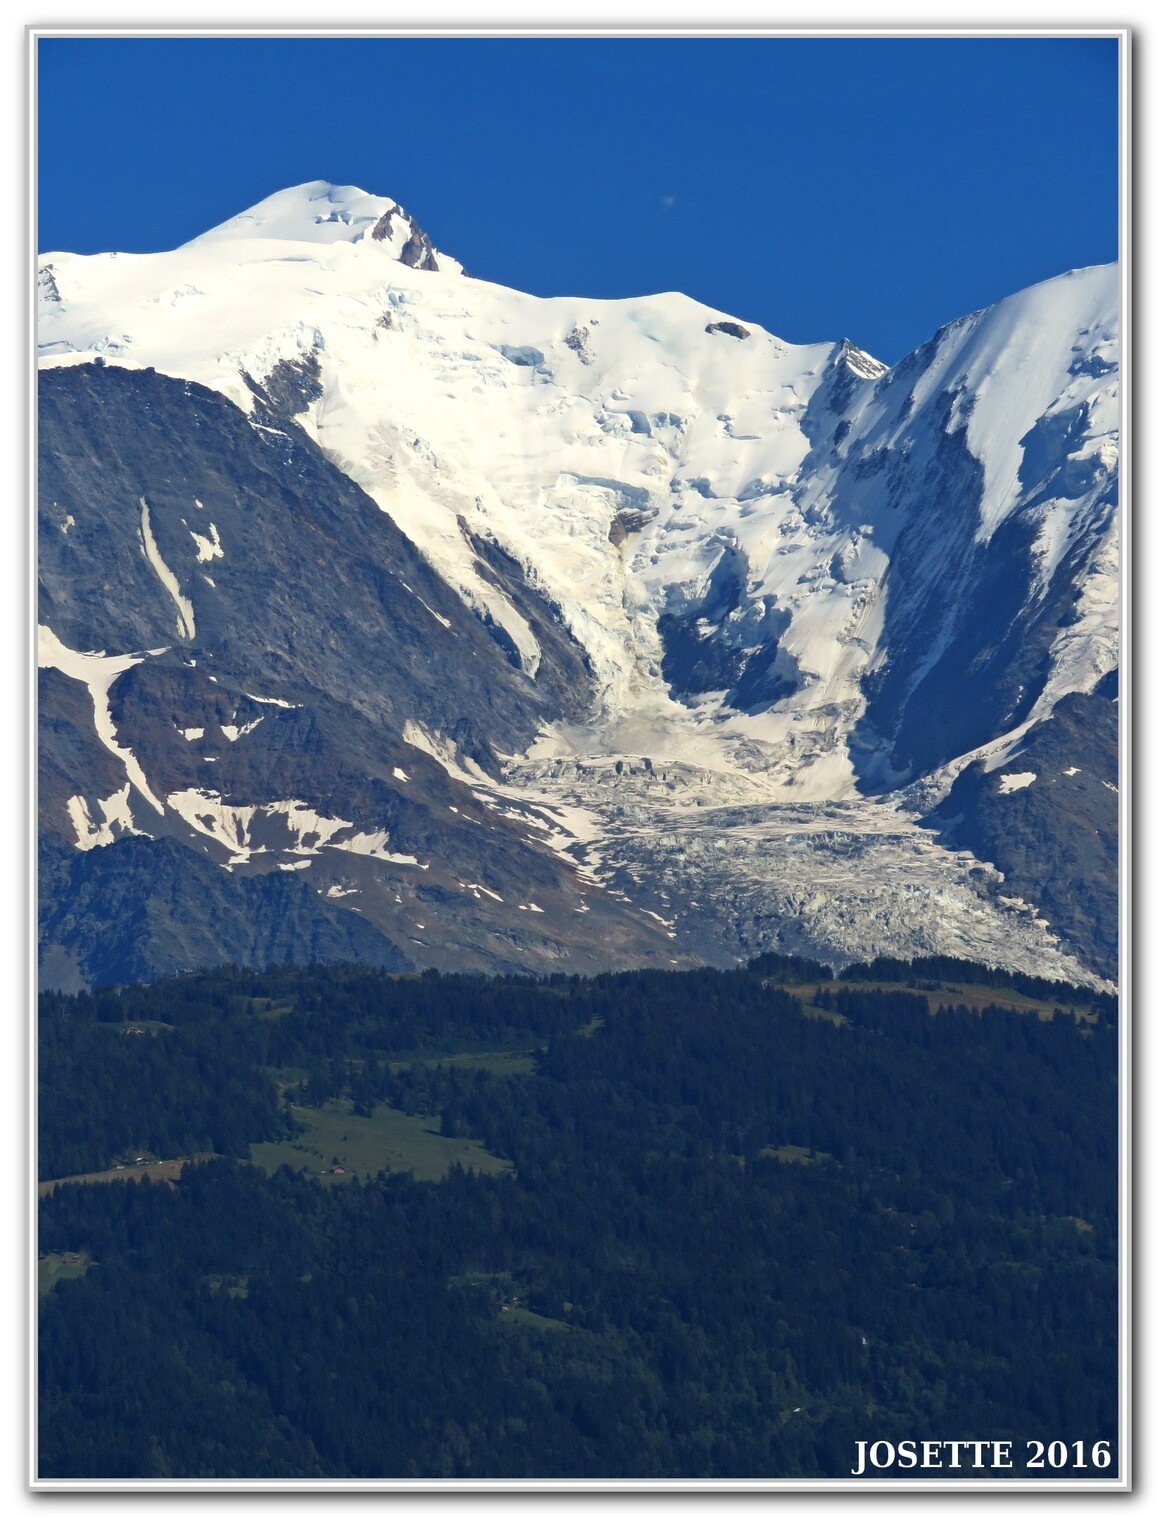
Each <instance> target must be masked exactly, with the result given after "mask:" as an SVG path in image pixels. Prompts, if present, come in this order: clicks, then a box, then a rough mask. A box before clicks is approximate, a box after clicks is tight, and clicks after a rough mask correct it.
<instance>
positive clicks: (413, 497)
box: [38, 182, 1119, 991]
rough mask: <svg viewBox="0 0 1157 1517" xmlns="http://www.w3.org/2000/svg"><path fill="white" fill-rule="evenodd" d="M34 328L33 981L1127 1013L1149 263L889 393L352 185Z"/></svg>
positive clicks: (942, 344)
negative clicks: (1131, 326) (730, 981)
mask: <svg viewBox="0 0 1157 1517" xmlns="http://www.w3.org/2000/svg"><path fill="white" fill-rule="evenodd" d="M39 297H40V319H39V332H38V337H39V342H40V354H41V366H42V369H41V375H40V386H39V430H38V445H39V461H38V490H39V501H40V520H39V540H38V562H39V573H40V591H39V611H38V621H39V625H40V633H39V660H38V662H39V665H40V674H39V681H40V683H39V724H40V783H39V792H38V798H39V807H40V871H39V881H40V893H41V899H40V933H41V977H42V984H44V985H46V986H48V987H55V988H59V989H63V990H69V991H75V990H79V989H81V988H83V987H90V986H99V985H107V984H118V983H126V982H129V981H132V980H141V979H149V978H152V977H155V976H157V975H162V974H168V973H172V972H176V971H183V970H190V969H196V968H205V967H209V966H211V965H213V964H223V963H237V964H241V965H245V966H249V967H252V968H258V969H260V968H265V967H267V966H270V965H272V964H276V963H308V962H316V963H325V962H329V963H336V962H348V961H361V962H364V963H366V964H370V965H377V966H380V967H382V968H386V969H393V970H406V969H410V968H416V969H422V968H426V967H434V968H438V969H441V970H450V969H465V970H476V971H485V972H494V973H510V972H516V971H529V972H532V973H552V972H558V971H564V972H567V973H571V972H581V973H597V972H600V971H602V970H607V969H612V968H627V967H651V968H655V969H659V968H670V967H672V966H679V967H689V966H693V965H695V964H701V963H708V964H714V965H718V966H724V965H728V964H733V963H735V962H737V961H739V960H741V959H745V958H750V957H751V956H752V955H754V954H758V953H765V952H773V953H775V952H780V953H782V952H797V953H798V952H803V953H807V954H809V955H811V956H814V957H816V958H818V959H821V960H822V961H823V962H825V963H827V964H829V965H835V966H839V965H841V964H846V963H848V962H849V961H851V960H856V959H867V958H871V957H874V956H875V955H876V954H878V953H881V952H887V953H892V954H895V955H899V956H903V957H912V956H914V955H921V954H923V955H927V954H951V955H954V956H956V957H970V956H971V957H980V958H984V959H986V960H987V961H988V962H990V963H993V964H1003V965H1005V966H1006V967H1008V968H1010V969H1013V970H1021V971H1025V970H1029V971H1034V972H1035V971H1037V970H1039V971H1040V972H1044V973H1047V974H1049V975H1050V976H1052V977H1053V978H1057V979H1067V980H1070V981H1073V982H1089V981H1093V980H1101V981H1109V982H1111V981H1113V980H1115V978H1116V954H1117V933H1116V916H1117V878H1116V876H1117V862H1116V858H1117V855H1116V848H1117V841H1116V839H1117V762H1116V727H1117V708H1116V699H1117V691H1116V683H1115V680H1116V674H1115V671H1116V666H1117V657H1118V651H1117V649H1118V636H1119V625H1118V623H1119V617H1118V603H1119V596H1118V556H1117V554H1118V549H1117V543H1118V526H1117V521H1118V500H1117V471H1116V460H1117V425H1118V424H1117V405H1118V391H1117V383H1118V374H1117V277H1116V270H1115V269H1113V268H1105V269H1087V270H1081V271H1077V272H1075V273H1073V274H1069V275H1065V276H1062V277H1060V278H1058V279H1054V280H1051V281H1048V282H1047V283H1045V284H1042V285H1038V286H1035V287H1034V288H1033V289H1031V290H1027V291H1024V292H1022V293H1021V294H1019V295H1014V296H1011V297H1010V298H1009V299H1007V300H1005V301H1002V302H1001V303H1000V304H999V305H997V306H994V307H992V308H991V309H990V310H988V311H983V312H978V313H975V314H973V315H970V316H966V317H963V318H962V319H961V320H960V321H957V322H953V323H951V324H950V325H949V326H947V327H945V328H943V329H942V330H941V331H940V332H938V333H937V334H936V335H935V336H934V337H933V338H932V339H931V340H930V341H929V342H928V343H926V344H925V345H924V346H923V347H921V348H920V349H918V350H917V351H916V352H915V353H913V354H911V355H910V356H909V357H908V358H906V359H904V360H903V361H902V362H901V363H899V364H897V365H896V366H894V367H893V368H891V369H885V367H884V366H883V365H881V364H879V363H877V362H876V361H875V360H874V359H872V358H871V357H870V355H868V354H865V353H863V352H862V351H861V350H859V349H858V348H856V347H854V346H853V345H852V344H851V343H848V342H839V343H827V344H815V345H811V346H804V347H795V346H792V345H790V344H786V343H784V342H782V341H780V340H779V339H777V338H775V337H774V336H772V334H770V333H768V332H766V331H764V330H762V329H761V328H759V327H757V326H754V325H753V324H751V323H743V324H740V323H737V322H735V321H734V320H732V319H730V318H727V317H726V315H725V313H721V312H717V311H713V310H711V309H710V308H707V307H704V306H701V305H698V304H697V303H696V302H694V301H691V300H688V299H686V298H685V297H683V296H677V295H661V296H650V297H644V298H640V299H637V300H628V301H617V302H616V301H588V300H582V299H579V298H570V297H568V298H566V299H550V300H544V299H538V298H535V297H531V296H527V295H523V294H520V293H519V292H517V291H513V290H507V289H503V288H501V287H499V286H495V285H491V284H487V283H486V282H485V281H484V280H481V279H473V278H468V277H467V276H465V274H464V273H463V271H462V268H461V266H460V265H459V264H458V263H457V261H456V260H455V259H453V258H451V257H449V256H448V255H446V254H444V253H443V252H441V251H440V250H438V249H437V248H436V247H435V246H434V244H433V242H432V241H431V240H430V238H429V237H428V236H427V235H426V234H425V233H424V232H422V230H421V228H419V227H418V226H417V223H416V222H415V221H414V220H413V218H412V217H410V216H409V215H408V214H407V213H405V212H403V211H402V210H401V208H400V207H398V206H396V204H395V203H394V202H392V201H389V200H387V199H384V198H383V197H376V196H372V195H366V194H364V192H362V191H359V190H354V189H352V188H349V187H335V186H332V185H327V184H323V183H321V182H317V183H313V184H308V185H303V186H299V187H297V188H296V189H292V190H287V191H284V192H282V193H281V194H279V195H275V196H272V197H270V199H269V200H267V201H265V202H262V204H261V205H259V206H256V207H253V208H251V210H250V211H248V212H246V213H245V214H244V215H242V216H239V217H236V218H234V219H233V220H231V221H229V222H226V223H224V224H223V225H222V226H221V227H218V228H216V229H214V230H213V231H211V232H207V233H206V234H204V236H202V237H199V238H197V239H195V240H194V241H193V242H191V243H189V244H187V245H186V246H185V247H183V248H178V249H176V250H174V251H173V252H170V253H161V254H151V255H147V256H142V257H138V258H135V259H134V260H133V261H132V265H131V267H128V266H126V264H125V261H123V260H118V259H117V258H116V255H114V254H108V255H100V256H97V257H86V258H81V257H79V256H77V255H71V254H67V253H55V252H54V253H51V254H47V255H45V257H44V259H43V260H42V267H41V274H40V281H39Z"/></svg>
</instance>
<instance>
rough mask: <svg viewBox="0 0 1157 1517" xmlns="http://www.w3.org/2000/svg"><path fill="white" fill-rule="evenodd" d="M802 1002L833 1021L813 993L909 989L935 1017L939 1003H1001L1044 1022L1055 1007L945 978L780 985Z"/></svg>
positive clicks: (976, 1006) (1079, 1014)
mask: <svg viewBox="0 0 1157 1517" xmlns="http://www.w3.org/2000/svg"><path fill="white" fill-rule="evenodd" d="M780 988H781V989H783V990H786V991H788V992H789V993H790V994H791V995H793V996H795V997H796V998H797V999H798V1000H801V1001H802V1002H803V1003H804V1006H803V1009H804V1011H805V1013H807V1014H808V1015H811V1016H827V1017H830V1018H831V1019H832V1020H833V1021H841V1022H842V1021H846V1018H844V1017H841V1016H839V1015H838V1013H835V1012H826V1011H824V1010H822V1009H821V1008H820V1007H818V1006H816V1005H815V997H816V994H817V993H818V992H819V991H820V990H827V991H829V992H831V993H832V994H833V995H834V994H835V993H836V992H837V991H840V990H886V991H890V992H891V991H897V990H904V991H908V992H909V993H910V994H912V995H921V996H926V997H927V998H928V1009H929V1010H930V1011H931V1012H932V1014H933V1015H934V1016H935V1014H936V1012H937V1011H938V1010H939V1008H940V1007H941V1006H967V1007H968V1009H969V1011H980V1010H982V1009H983V1008H984V1007H985V1006H1002V1007H1004V1008H1005V1009H1006V1010H1008V1011H1023V1012H1032V1013H1033V1014H1034V1015H1036V1016H1038V1017H1043V1018H1044V1020H1045V1021H1049V1020H1051V1018H1052V1016H1053V1013H1054V1011H1055V1010H1056V1008H1055V1007H1054V1006H1053V1005H1052V1003H1051V1002H1049V1001H1040V1000H1037V999H1035V998H1034V997H1033V996H1025V995H1021V993H1020V991H1018V990H1009V989H1007V988H1006V987H1001V988H999V989H998V988H997V987H996V986H994V985H969V984H959V983H954V982H952V981H948V980H941V981H937V982H936V989H935V990H925V989H924V988H923V986H920V985H909V984H907V983H901V982H900V981H899V980H887V981H884V980H827V981H825V982H824V984H822V985H818V984H811V985H783V986H781V987H780ZM1068 1011H1069V1014H1070V1015H1072V1016H1073V1017H1075V1018H1076V1019H1077V1021H1081V1022H1095V1021H1096V1013H1095V1012H1090V1011H1086V1010H1083V1009H1082V1008H1081V1007H1079V1006H1075V1007H1072V1008H1068Z"/></svg>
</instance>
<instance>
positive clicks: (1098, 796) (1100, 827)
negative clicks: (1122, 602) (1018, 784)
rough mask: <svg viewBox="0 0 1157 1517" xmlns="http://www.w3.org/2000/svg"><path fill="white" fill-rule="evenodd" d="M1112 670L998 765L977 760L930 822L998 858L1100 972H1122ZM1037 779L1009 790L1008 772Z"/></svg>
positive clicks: (1011, 883)
mask: <svg viewBox="0 0 1157 1517" xmlns="http://www.w3.org/2000/svg"><path fill="white" fill-rule="evenodd" d="M1116 679H1117V675H1116V671H1115V670H1114V671H1113V672H1112V673H1111V674H1110V675H1107V676H1106V677H1105V679H1104V680H1102V682H1101V684H1100V685H1099V686H1098V688H1097V689H1096V690H1095V691H1094V692H1093V693H1092V694H1091V695H1069V696H1066V697H1065V698H1064V700H1062V701H1060V702H1059V703H1058V704H1057V706H1056V708H1055V709H1054V711H1053V714H1052V717H1051V718H1050V719H1049V720H1048V721H1045V722H1041V723H1040V724H1039V725H1038V726H1036V727H1035V728H1033V729H1032V731H1031V732H1030V733H1029V734H1028V737H1027V738H1026V739H1025V741H1024V742H1023V743H1022V744H1021V746H1020V747H1019V748H1018V749H1017V751H1016V753H1015V755H1014V756H1013V757H1012V758H1009V759H1007V760H1006V761H1005V763H1004V764H1003V765H1002V766H1001V767H1000V768H999V769H994V770H993V771H992V772H991V773H988V774H986V773H985V772H984V766H983V764H982V763H979V762H978V763H974V764H971V765H969V767H968V768H967V769H966V770H965V771H964V772H963V773H962V774H961V775H960V776H959V777H958V779H957V780H956V783H955V784H954V785H953V787H952V789H951V790H950V791H949V793H948V795H947V796H946V797H945V798H944V800H943V801H942V802H941V803H940V805H939V806H937V807H936V809H935V811H933V812H932V813H931V814H930V815H929V817H928V818H927V822H926V825H927V826H929V827H932V828H934V829H935V830H937V831H938V832H939V833H940V837H941V841H942V842H945V843H947V844H948V845H949V846H950V847H956V848H967V849H969V850H970V851H971V852H973V853H975V854H976V855H977V857H978V858H982V859H986V860H988V861H989V862H990V863H992V864H995V865H996V867H997V868H998V869H999V870H1000V871H1001V873H1002V874H1003V875H1004V877H1005V883H1004V884H1003V885H1002V886H1001V887H1000V889H1001V890H1002V891H1003V892H1004V893H1006V894H1008V895H1019V896H1022V897H1023V898H1024V899H1025V900H1028V901H1031V902H1032V903H1033V904H1034V905H1035V906H1037V907H1038V908H1039V909H1040V911H1041V913H1042V915H1043V916H1044V917H1045V919H1046V920H1047V921H1048V922H1049V924H1050V925H1051V926H1052V927H1053V928H1054V929H1055V930H1056V931H1058V932H1061V933H1063V934H1064V936H1065V937H1067V938H1068V940H1069V941H1070V942H1071V943H1072V945H1073V946H1074V948H1075V949H1076V950H1077V952H1078V953H1079V954H1080V955H1081V957H1082V958H1083V959H1084V960H1085V962H1087V963H1088V964H1090V965H1091V966H1092V967H1093V968H1094V969H1096V970H1097V971H1098V973H1100V974H1103V975H1105V976H1106V977H1107V978H1109V979H1116V977H1117V874H1118V855H1117V832H1118V807H1119V798H1118V795H1117V784H1118V780H1117V702H1116V693H1117V691H1116ZM1024 773H1032V774H1035V776H1036V778H1035V779H1034V780H1033V781H1032V783H1031V784H1028V785H1025V786H1023V787H1022V788H1018V789H1005V788H1003V787H1002V781H1003V780H1004V778H1005V777H1006V776H1007V775H1011V774H1024Z"/></svg>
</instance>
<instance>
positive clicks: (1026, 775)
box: [998, 769, 1036, 795]
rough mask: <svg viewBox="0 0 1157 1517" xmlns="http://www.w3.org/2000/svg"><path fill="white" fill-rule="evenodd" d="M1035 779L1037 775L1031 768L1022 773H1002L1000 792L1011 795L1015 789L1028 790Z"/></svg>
mask: <svg viewBox="0 0 1157 1517" xmlns="http://www.w3.org/2000/svg"><path fill="white" fill-rule="evenodd" d="M1035 779H1036V775H1035V774H1034V773H1033V772H1032V770H1031V769H1025V770H1023V771H1022V772H1021V773H1020V774H1002V775H1001V777H1000V790H999V792H998V794H1000V795H1011V794H1012V793H1013V791H1014V790H1027V788H1028V787H1029V785H1031V784H1032V782H1033V781H1034V780H1035Z"/></svg>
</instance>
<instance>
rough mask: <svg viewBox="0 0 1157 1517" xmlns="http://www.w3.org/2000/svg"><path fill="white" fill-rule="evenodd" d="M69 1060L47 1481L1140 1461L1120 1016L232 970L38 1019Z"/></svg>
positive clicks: (816, 981)
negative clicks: (1131, 1414) (938, 1454)
mask: <svg viewBox="0 0 1157 1517" xmlns="http://www.w3.org/2000/svg"><path fill="white" fill-rule="evenodd" d="M38 1067H39V1099H38V1117H39V1125H40V1143H39V1164H40V1177H41V1181H42V1184H41V1190H42V1197H41V1202H40V1224H39V1240H38V1241H39V1253H40V1283H41V1295H40V1307H39V1312H40V1325H39V1370H38V1389H39V1408H38V1428H39V1445H40V1466H39V1474H40V1476H41V1477H45V1478H48V1477H77V1478H84V1479H92V1478H99V1477H104V1478H143V1479H149V1478H159V1477H202V1478H203V1477H233V1478H261V1477H270V1478H272V1477H305V1478H310V1477H329V1478H344V1477H450V1478H459V1479H464V1480H470V1479H482V1478H528V1477H539V1478H550V1477H559V1478H564V1477H565V1478H587V1477H620V1478H621V1477H638V1478H641V1479H642V1478H646V1479H654V1478H664V1477H680V1478H705V1477H746V1478H758V1477H764V1478H768V1479H774V1478H777V1477H792V1478H801V1477H821V1476H823V1477H835V1478H841V1477H847V1478H848V1479H849V1480H851V1478H852V1475H851V1472H852V1470H853V1467H854V1465H855V1462H856V1457H857V1455H856V1448H857V1442H858V1441H859V1440H869V1441H874V1440H891V1441H893V1442H899V1441H900V1440H904V1439H917V1440H920V1439H1009V1440H1012V1449H1013V1458H1014V1467H1013V1469H1012V1470H1011V1471H1010V1473H1013V1474H1017V1475H1023V1474H1025V1473H1033V1472H1036V1471H1033V1470H1031V1469H1028V1468H1026V1466H1027V1455H1028V1452H1029V1450H1030V1448H1032V1447H1034V1445H1033V1444H1032V1443H1031V1442H1030V1441H1031V1440H1040V1441H1043V1443H1044V1444H1046V1445H1049V1444H1051V1443H1054V1442H1060V1443H1063V1444H1065V1446H1066V1449H1067V1450H1068V1451H1069V1452H1068V1453H1067V1454H1066V1458H1070V1457H1072V1458H1073V1460H1074V1462H1075V1455H1074V1454H1072V1451H1073V1450H1075V1449H1076V1448H1077V1445H1078V1444H1080V1445H1081V1446H1082V1448H1083V1449H1084V1450H1088V1449H1090V1448H1091V1447H1092V1446H1093V1444H1094V1443H1095V1442H1103V1443H1105V1444H1107V1446H1108V1448H1109V1449H1110V1450H1113V1451H1114V1452H1115V1439H1116V1432H1117V1341H1116V1332H1117V1274H1116V1251H1117V1236H1118V1232H1117V1070H1118V1063H1117V1012H1116V1003H1115V1000H1114V999H1112V998H1110V997H1107V996H1095V995H1092V994H1090V993H1088V992H1076V991H1073V990H1072V988H1071V987H1065V986H1058V985H1050V984H1047V983H1045V982H1042V981H1034V980H1031V979H1029V978H1027V977H1025V976H1012V975H1006V974H1001V973H1000V972H997V971H991V970H985V969H981V968H979V967H978V966H973V965H965V964H961V963H957V962H955V961H952V960H928V961H922V962H917V963H914V964H909V963H904V962H899V961H894V960H893V961H878V962H877V963H876V964H874V965H859V966H854V967H853V968H852V969H849V970H847V971H845V972H844V974H843V975H842V976H841V977H840V978H839V979H833V978H832V975H831V972H830V971H829V970H827V969H824V968H822V967H821V966H819V965H816V964H810V963H808V962H806V961H801V960H792V959H780V958H777V957H775V956H771V955H768V956H765V957H764V958H762V959H759V960H756V961H754V962H753V963H752V964H751V965H749V966H747V967H746V968H743V969H737V970H734V971H727V972H723V971H716V970H702V971H694V972H683V973H661V972H649V971H648V972H636V973H631V974H620V975H605V976H601V977H599V978H597V979H589V980H587V979H579V978H570V977H564V976H561V975H559V976H554V977H552V978H550V979H539V980H535V979H530V978H505V979H486V978H482V977H477V976H465V975H462V976H453V975H439V974H436V973H434V972H427V973H425V974H423V975H421V976H418V977H406V976H400V977H399V976H391V975H388V974H386V973H384V972H381V971H376V970H370V969H364V968H324V969H322V968H294V969H279V970H272V971H268V972H265V973H252V972H242V971H231V970H219V971H214V972H211V973H204V974H197V975H186V976H181V977H178V978H173V979H169V980H164V981H160V982H158V983H156V984H153V985H148V986H131V987H127V988H125V989H122V990H102V991H99V992H95V993H93V994H82V995H79V996H68V995H63V994H57V993H46V994H44V995H43V996H42V997H41V1000H40V1007H39V1047H38ZM178 1159H183V1160H185V1161H187V1162H185V1163H184V1165H183V1166H181V1165H174V1164H171V1163H168V1162H165V1163H161V1162H160V1161H174V1160H178ZM150 1171H152V1172H153V1173H152V1175H150ZM78 1177H85V1178H84V1179H83V1180H82V1179H80V1178H78ZM53 1181H66V1182H67V1183H58V1184H55V1185H50V1184H48V1183H47V1182H53ZM1115 1472H1116V1464H1115V1461H1114V1462H1113V1463H1112V1464H1110V1465H1109V1466H1108V1467H1106V1468H1093V1467H1091V1465H1090V1466H1088V1467H1086V1468H1084V1469H1081V1468H1073V1467H1068V1468H1065V1469H1064V1470H1059V1469H1057V1468H1048V1467H1047V1466H1046V1468H1044V1469H1043V1470H1042V1471H1039V1473H1042V1474H1044V1475H1049V1476H1056V1475H1058V1474H1065V1475H1073V1476H1075V1475H1081V1474H1087V1475H1090V1476H1092V1475H1099V1476H1106V1475H1113V1474H1115ZM872 1473H876V1472H874V1471H873V1472H872ZM880 1473H884V1472H880ZM887 1473H890V1474H892V1475H894V1474H896V1473H897V1471H895V1470H891V1471H889V1472H887ZM955 1473H957V1474H960V1475H964V1474H969V1473H971V1469H970V1468H967V1467H966V1468H962V1469H961V1470H959V1471H957V1472H955ZM945 1475H946V1478H950V1476H949V1474H948V1472H945Z"/></svg>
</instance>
